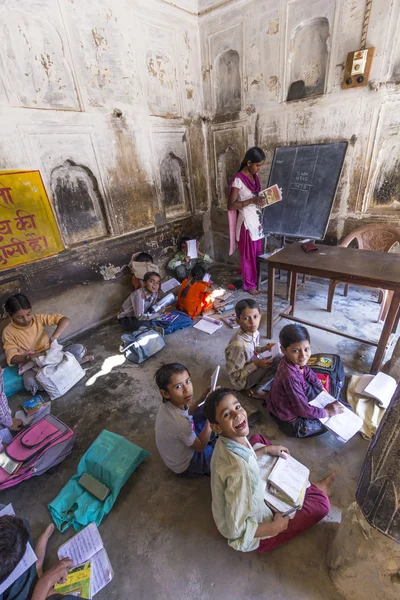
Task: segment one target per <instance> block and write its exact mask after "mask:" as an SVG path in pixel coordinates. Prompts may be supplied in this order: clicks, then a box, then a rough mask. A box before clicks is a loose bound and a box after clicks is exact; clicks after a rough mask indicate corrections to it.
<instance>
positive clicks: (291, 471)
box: [268, 454, 310, 504]
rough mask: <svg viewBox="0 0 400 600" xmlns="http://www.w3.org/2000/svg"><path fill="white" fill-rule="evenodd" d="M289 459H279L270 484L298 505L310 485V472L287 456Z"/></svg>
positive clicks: (270, 476)
mask: <svg viewBox="0 0 400 600" xmlns="http://www.w3.org/2000/svg"><path fill="white" fill-rule="evenodd" d="M286 457H287V458H278V460H277V461H276V463H275V466H274V467H273V469H272V471H271V473H270V474H269V476H268V483H270V484H271V485H273V486H274V487H275V488H276V489H277V490H278V491H279V492H281V494H283V496H284V497H286V498H288V500H289V501H291V502H293V503H295V504H296V503H297V501H298V499H299V497H300V494H301V492H302V490H303V489H305V486H306V485H307V483H308V478H309V477H310V470H309V469H307V467H306V466H305V465H302V464H301V463H300V462H299V461H298V460H296V459H295V458H293V456H289V454H286Z"/></svg>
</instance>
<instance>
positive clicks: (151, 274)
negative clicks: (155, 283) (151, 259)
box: [143, 271, 161, 282]
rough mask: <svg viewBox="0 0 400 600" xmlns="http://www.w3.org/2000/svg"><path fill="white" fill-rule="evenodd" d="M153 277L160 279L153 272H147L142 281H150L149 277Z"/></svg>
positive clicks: (158, 275) (157, 274)
mask: <svg viewBox="0 0 400 600" xmlns="http://www.w3.org/2000/svg"><path fill="white" fill-rule="evenodd" d="M154 275H156V277H160V274H159V273H156V272H155V271H147V273H145V274H144V277H143V281H144V282H146V281H147V280H148V279H150V277H154ZM160 279H161V277H160Z"/></svg>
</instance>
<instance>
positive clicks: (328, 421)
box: [309, 390, 363, 444]
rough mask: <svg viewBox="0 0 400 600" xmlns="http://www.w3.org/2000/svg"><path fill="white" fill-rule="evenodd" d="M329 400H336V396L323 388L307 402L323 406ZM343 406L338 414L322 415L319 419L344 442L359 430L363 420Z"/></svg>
mask: <svg viewBox="0 0 400 600" xmlns="http://www.w3.org/2000/svg"><path fill="white" fill-rule="evenodd" d="M331 402H337V400H336V398H334V397H333V396H331V395H330V394H328V392H326V391H325V390H324V391H322V392H321V393H320V394H318V396H317V397H316V398H315V399H314V400H311V402H310V403H309V404H310V405H311V406H317V407H318V408H325V406H326V405H327V404H330V403H331ZM342 406H343V405H342ZM343 408H344V411H343V412H342V413H341V414H340V415H334V416H333V417H324V418H322V419H320V421H321V423H323V424H324V425H325V427H326V428H327V429H329V431H331V432H332V433H333V434H334V435H335V437H337V438H338V440H339V441H340V442H342V443H343V444H345V443H346V442H348V441H349V440H350V439H351V438H352V437H353V435H355V434H356V433H357V431H360V429H361V427H362V426H363V420H362V419H360V417H359V416H358V415H356V414H355V413H353V412H352V411H351V410H349V409H348V408H347V407H346V406H343Z"/></svg>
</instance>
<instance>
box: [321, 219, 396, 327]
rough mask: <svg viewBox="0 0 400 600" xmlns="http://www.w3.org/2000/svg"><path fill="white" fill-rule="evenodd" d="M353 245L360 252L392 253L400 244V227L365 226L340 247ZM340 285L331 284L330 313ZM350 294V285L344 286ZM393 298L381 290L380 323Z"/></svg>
mask: <svg viewBox="0 0 400 600" xmlns="http://www.w3.org/2000/svg"><path fill="white" fill-rule="evenodd" d="M352 243H357V247H358V248H359V249H360V250H374V251H375V252H390V251H391V250H392V248H393V247H394V246H395V245H396V244H400V227H394V226H393V225H380V224H376V223H373V224H371V225H364V226H363V227H359V228H358V229H356V230H355V231H353V232H352V233H350V234H349V235H348V236H347V237H345V238H344V240H343V242H342V243H341V244H340V246H343V247H344V248H347V246H350V244H352ZM399 263H400V257H399ZM399 268H400V266H399ZM338 283H340V281H337V280H333V279H332V280H331V281H330V283H329V290H328V304H327V307H326V308H327V310H328V312H332V302H333V296H334V294H335V288H336V286H337V284H338ZM348 292H349V284H348V283H346V284H345V286H344V292H343V295H344V296H345V297H347V294H348ZM391 297H392V292H389V291H388V290H380V293H379V298H378V302H380V303H381V309H380V312H379V317H378V322H379V321H384V320H385V318H386V315H387V312H388V310H389V306H390V300H391Z"/></svg>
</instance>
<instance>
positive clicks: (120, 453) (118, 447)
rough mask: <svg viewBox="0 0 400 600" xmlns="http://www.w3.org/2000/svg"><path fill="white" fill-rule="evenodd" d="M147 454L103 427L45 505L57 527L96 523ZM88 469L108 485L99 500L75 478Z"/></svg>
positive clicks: (78, 529)
mask: <svg viewBox="0 0 400 600" xmlns="http://www.w3.org/2000/svg"><path fill="white" fill-rule="evenodd" d="M147 456H150V453H149V452H147V450H143V448H140V447H139V446H136V445H135V444H132V442H129V441H128V440H126V439H125V438H124V437H122V436H121V435H117V434H116V433H112V432H110V431H106V430H103V431H102V432H101V433H100V435H99V436H98V438H97V439H96V440H95V441H94V442H93V444H92V445H91V446H90V448H89V449H88V450H87V452H86V453H85V454H84V455H83V456H82V458H81V460H80V461H79V465H78V469H77V472H76V474H75V475H74V476H73V477H72V479H70V480H69V482H68V483H67V485H65V486H64V487H63V489H62V490H61V491H60V493H59V494H58V496H57V497H56V498H54V500H53V501H52V502H50V504H49V505H48V508H49V511H50V513H51V516H52V518H53V521H54V523H55V524H56V526H57V529H59V531H61V532H62V531H65V530H66V529H68V527H69V526H70V525H72V526H73V528H74V529H75V531H80V530H81V529H83V528H84V527H86V525H88V524H89V523H93V522H94V523H96V525H97V526H99V525H100V523H101V521H102V520H103V517H104V516H105V515H107V514H108V513H109V512H110V510H111V509H112V507H113V505H114V502H115V501H116V499H117V497H118V494H119V492H120V491H121V488H122V486H123V485H124V483H126V481H127V480H128V479H129V477H130V476H131V475H132V473H133V472H134V471H135V469H136V468H137V467H138V466H139V465H140V464H141V463H142V462H143V461H144V459H145V458H146V457H147ZM83 473H89V474H90V475H93V477H96V479H98V480H99V481H101V482H102V483H104V484H105V485H106V486H107V487H108V488H110V490H111V493H110V495H109V496H108V498H107V499H106V500H105V501H104V502H102V501H101V500H98V499H97V498H95V496H93V495H92V494H90V493H89V492H88V491H86V490H85V489H84V488H83V487H82V486H80V485H79V483H78V479H79V478H80V476H81V475H82V474H83Z"/></svg>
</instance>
